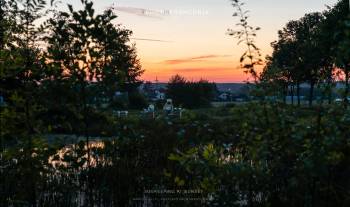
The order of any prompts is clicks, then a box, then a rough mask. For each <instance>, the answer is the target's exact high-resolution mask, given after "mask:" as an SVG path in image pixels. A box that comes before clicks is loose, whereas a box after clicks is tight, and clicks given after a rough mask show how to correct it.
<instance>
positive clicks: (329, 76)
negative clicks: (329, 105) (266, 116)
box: [261, 0, 350, 106]
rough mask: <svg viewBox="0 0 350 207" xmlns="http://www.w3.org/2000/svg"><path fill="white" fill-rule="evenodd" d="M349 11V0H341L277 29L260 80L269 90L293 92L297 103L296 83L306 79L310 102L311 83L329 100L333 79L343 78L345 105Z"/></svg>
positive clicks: (349, 61)
mask: <svg viewBox="0 0 350 207" xmlns="http://www.w3.org/2000/svg"><path fill="white" fill-rule="evenodd" d="M349 11H350V10H349V1H347V0H341V1H339V2H338V3H337V5H336V6H334V7H330V8H328V9H327V10H326V11H324V12H322V13H320V12H316V13H310V14H306V15H305V16H304V17H302V18H301V19H299V20H293V21H290V22H288V23H287V25H286V26H285V27H284V28H283V29H282V30H280V31H279V32H278V36H279V39H278V40H277V41H275V42H273V43H272V47H273V49H274V52H273V54H272V56H271V57H268V60H267V65H266V67H265V69H264V71H263V73H262V76H261V83H262V85H263V84H265V83H266V85H267V88H270V89H271V91H270V92H272V93H270V94H274V95H280V96H287V95H291V96H296V103H298V105H300V102H301V101H300V85H301V84H303V83H307V84H308V85H309V86H310V90H309V95H308V97H309V105H310V106H311V105H312V102H313V99H314V91H315V87H318V88H320V89H321V90H322V91H323V96H322V100H328V102H331V100H332V90H333V88H334V86H335V84H336V82H337V81H339V80H345V81H344V82H345V84H344V85H345V87H344V90H343V92H342V97H343V98H344V104H345V106H347V105H348V102H349V99H347V97H348V96H349V88H350V86H349V73H350V49H349V48H350V36H349V35H350V32H349V31H350V12H349ZM267 90H269V89H267ZM276 92H278V93H276Z"/></svg>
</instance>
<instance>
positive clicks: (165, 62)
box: [62, 0, 337, 82]
mask: <svg viewBox="0 0 350 207" xmlns="http://www.w3.org/2000/svg"><path fill="white" fill-rule="evenodd" d="M66 2H70V3H72V2H73V5H74V6H76V7H77V6H78V5H79V2H80V1H79V0H71V1H68V0H63V4H64V3H66ZM94 2H95V8H96V9H97V10H98V11H102V10H104V9H105V8H107V7H109V6H112V5H114V6H117V7H119V8H140V9H146V10H150V11H152V12H153V11H154V12H155V13H152V12H148V13H147V15H148V16H147V15H146V16H145V15H140V14H138V10H137V9H136V10H135V9H134V10H133V9H126V10H127V11H128V10H132V11H129V12H125V11H116V13H117V15H118V18H117V20H116V23H120V24H122V26H123V27H125V28H127V29H130V30H132V31H133V33H134V34H133V38H136V39H133V40H132V41H133V42H135V43H136V47H137V50H138V55H139V57H140V60H141V63H142V66H143V68H144V69H145V70H146V72H145V74H144V75H143V77H142V79H144V80H150V81H154V80H155V79H156V77H157V78H158V80H159V81H162V82H165V81H167V80H168V79H169V77H171V76H172V75H175V74H180V75H183V76H185V77H186V78H188V79H191V80H198V79H200V78H204V79H207V80H210V81H215V82H243V81H245V80H247V78H248V76H247V75H245V74H244V73H243V71H242V70H241V69H239V62H238V60H239V57H240V55H241V54H242V51H243V45H241V46H238V45H237V44H236V42H237V41H236V40H235V39H233V38H232V37H230V36H228V35H226V31H227V29H228V28H234V27H235V26H234V25H235V24H236V22H237V19H235V18H234V17H232V14H233V13H234V9H233V8H232V6H231V2H230V0H95V1H94ZM245 2H246V5H245V8H246V9H248V10H250V11H251V13H250V16H251V17H250V20H249V22H250V24H251V25H252V26H259V27H261V28H262V30H261V31H259V33H258V38H257V45H258V46H259V47H260V48H261V49H262V52H263V55H264V56H265V55H266V54H271V52H272V49H271V47H270V43H271V42H272V41H274V40H276V39H277V31H278V30H279V29H281V28H283V26H284V25H285V24H286V23H287V22H288V21H289V20H293V19H298V18H300V17H302V16H303V15H304V14H305V13H308V12H315V11H323V10H324V9H325V8H326V6H325V5H330V6H332V5H334V4H335V3H336V2H337V0H246V1H245ZM62 6H63V5H62ZM63 7H65V6H63ZM133 11H136V12H135V13H136V14H135V13H133ZM149 16H150V17H149ZM142 39H143V40H142ZM145 39H149V40H160V41H149V40H145Z"/></svg>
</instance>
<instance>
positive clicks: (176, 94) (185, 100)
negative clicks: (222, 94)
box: [166, 75, 217, 109]
mask: <svg viewBox="0 0 350 207" xmlns="http://www.w3.org/2000/svg"><path fill="white" fill-rule="evenodd" d="M216 94H217V88H216V85H215V83H210V82H209V81H206V80H199V81H197V82H196V81H188V80H186V79H185V78H184V77H182V76H180V75H175V76H173V77H171V78H170V80H169V83H168V84H167V89H166V96H167V98H170V99H172V100H173V101H174V103H175V105H177V106H182V107H184V108H188V109H196V108H203V107H210V105H211V101H212V100H213V99H214V98H215V97H216Z"/></svg>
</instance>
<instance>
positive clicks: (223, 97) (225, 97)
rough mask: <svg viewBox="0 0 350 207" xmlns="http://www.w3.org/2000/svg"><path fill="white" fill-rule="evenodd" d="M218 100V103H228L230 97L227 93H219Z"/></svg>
mask: <svg viewBox="0 0 350 207" xmlns="http://www.w3.org/2000/svg"><path fill="white" fill-rule="evenodd" d="M218 98H219V100H220V101H229V100H230V98H231V95H230V94H229V93H226V92H224V93H221V94H220V95H219V97H218Z"/></svg>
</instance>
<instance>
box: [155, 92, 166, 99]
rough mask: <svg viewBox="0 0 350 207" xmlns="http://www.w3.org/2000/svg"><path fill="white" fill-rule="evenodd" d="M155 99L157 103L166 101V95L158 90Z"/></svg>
mask: <svg viewBox="0 0 350 207" xmlns="http://www.w3.org/2000/svg"><path fill="white" fill-rule="evenodd" d="M154 99H155V101H158V100H164V99H165V93H164V92H161V91H160V90H156V91H155V97H154Z"/></svg>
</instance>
